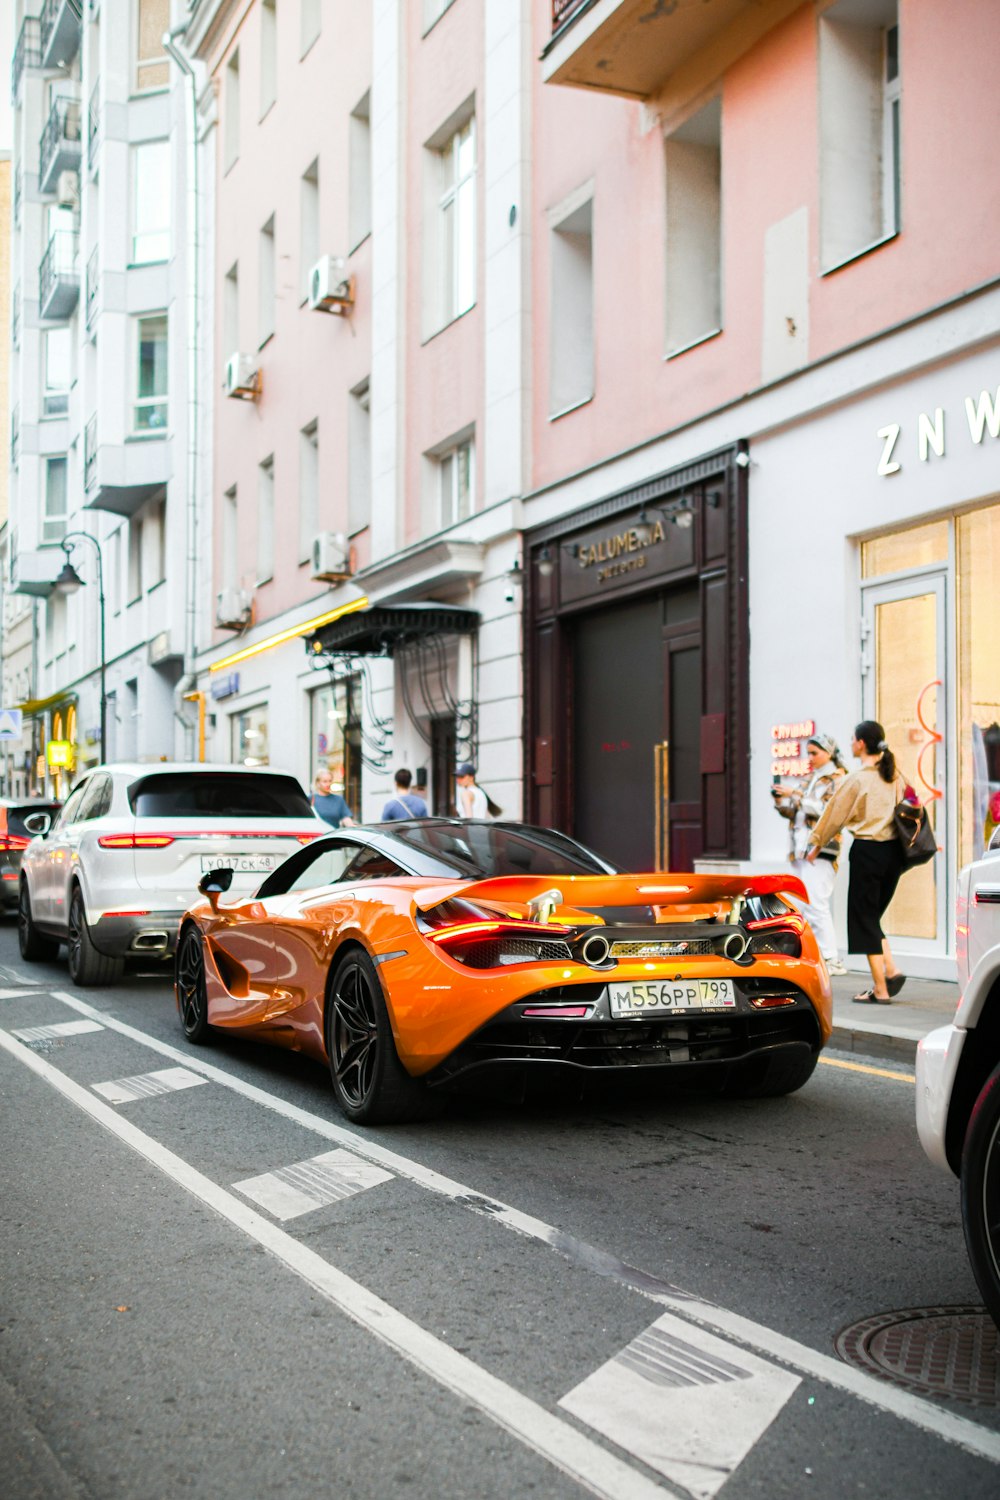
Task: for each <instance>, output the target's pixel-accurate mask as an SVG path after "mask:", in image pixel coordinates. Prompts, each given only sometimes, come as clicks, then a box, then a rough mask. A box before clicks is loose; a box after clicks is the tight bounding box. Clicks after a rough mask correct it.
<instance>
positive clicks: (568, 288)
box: [549, 197, 594, 417]
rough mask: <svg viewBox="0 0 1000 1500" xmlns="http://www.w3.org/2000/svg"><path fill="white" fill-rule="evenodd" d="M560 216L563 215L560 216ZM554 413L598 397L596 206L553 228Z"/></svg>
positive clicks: (577, 209) (582, 206)
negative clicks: (596, 360) (595, 352)
mask: <svg viewBox="0 0 1000 1500" xmlns="http://www.w3.org/2000/svg"><path fill="white" fill-rule="evenodd" d="M557 212H558V211H557ZM550 244H551V257H552V302H551V307H552V324H551V329H550V343H549V350H550V361H549V411H550V413H551V414H552V416H554V417H558V416H560V415H561V414H562V413H563V412H566V411H572V410H573V408H574V407H576V406H581V405H582V404H583V403H584V402H585V401H589V400H590V399H591V397H592V396H593V394H594V203H593V199H592V198H590V197H588V198H587V199H586V201H585V202H583V203H578V204H576V205H574V206H573V207H572V208H571V209H570V210H569V212H567V213H565V214H564V215H563V216H562V217H559V218H557V219H556V220H555V221H554V222H553V223H552V234H551V237H550Z"/></svg>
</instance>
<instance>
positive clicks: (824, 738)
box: [806, 734, 847, 771]
mask: <svg viewBox="0 0 1000 1500" xmlns="http://www.w3.org/2000/svg"><path fill="white" fill-rule="evenodd" d="M806 744H807V745H816V746H817V747H818V748H819V749H820V750H825V751H826V753H827V755H828V756H829V757H830V759H831V760H832V761H833V763H834V765H835V766H838V767H839V768H840V770H842V771H846V770H847V767H846V766H845V765H844V759H843V756H842V755H841V753H840V746H839V745H838V744H837V741H836V740H835V739H834V737H833V735H832V734H811V735H810V736H809V738H808V739H807V740H806Z"/></svg>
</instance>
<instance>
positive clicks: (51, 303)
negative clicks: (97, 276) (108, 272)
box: [38, 229, 80, 319]
mask: <svg viewBox="0 0 1000 1500" xmlns="http://www.w3.org/2000/svg"><path fill="white" fill-rule="evenodd" d="M77 248H78V236H77V234H76V232H75V231H74V230H72V229H57V230H56V232H55V234H54V235H53V236H52V238H51V239H50V240H49V244H48V249H47V250H46V252H45V254H44V255H43V257H42V264H41V267H40V268H39V272H38V315H39V317H42V318H58V319H64V318H68V317H69V315H70V313H71V312H72V311H73V309H74V307H75V306H76V304H77V302H78V300H79V297H80V271H79V267H78V265H77Z"/></svg>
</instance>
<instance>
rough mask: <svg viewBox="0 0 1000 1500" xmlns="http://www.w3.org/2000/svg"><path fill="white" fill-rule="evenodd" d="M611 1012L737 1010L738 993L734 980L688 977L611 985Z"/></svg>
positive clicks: (619, 1015)
mask: <svg viewBox="0 0 1000 1500" xmlns="http://www.w3.org/2000/svg"><path fill="white" fill-rule="evenodd" d="M608 995H609V998H610V1001H611V1014H612V1016H615V1017H617V1018H619V1019H621V1018H622V1017H624V1016H662V1015H666V1014H667V1013H668V1012H670V1011H677V1010H715V1009H716V1007H721V1008H723V1009H726V1010H733V1009H735V1006H736V993H735V991H734V989H733V981H732V980H731V979H687V980H685V981H684V982H683V983H681V982H680V981H674V982H670V983H668V982H666V981H664V980H660V979H654V980H648V981H642V982H638V983H635V984H609V985H608Z"/></svg>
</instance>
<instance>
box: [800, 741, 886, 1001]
mask: <svg viewBox="0 0 1000 1500" xmlns="http://www.w3.org/2000/svg"><path fill="white" fill-rule="evenodd" d="M851 751H852V753H853V754H854V756H855V757H856V758H857V759H858V760H859V761H860V762H861V765H860V767H859V768H858V770H856V771H852V772H851V774H850V776H847V777H845V779H844V780H843V781H842V782H841V783H840V785H839V786H838V787H837V790H836V791H835V792H834V794H833V796H832V797H831V798H830V801H829V802H828V803H827V804H826V807H825V808H824V810H823V816H822V817H821V818H820V820H819V822H818V823H817V824H816V827H815V828H814V829H813V831H812V834H811V836H810V840H809V843H810V849H809V853H808V854H807V855H806V858H807V859H809V860H813V859H815V858H816V857H817V855H818V854H819V851H820V849H822V847H823V846H824V844H826V843H828V842H829V840H830V839H831V838H835V837H836V836H837V834H839V833H841V832H842V831H843V830H844V829H846V830H847V831H848V832H849V833H852V834H853V835H854V842H853V844H852V845H851V854H850V866H851V879H850V884H849V886H848V890H847V949H848V952H849V953H864V954H865V955H866V957H867V959H868V966H869V968H870V969H871V971H872V987H871V989H869V990H865V991H864V992H863V993H862V994H860V995H855V996H854V999H855V1000H856V1001H857V1002H858V1004H859V1005H888V1004H889V1003H890V999H891V997H892V996H893V995H898V994H899V991H900V990H901V989H902V988H903V985H904V984H905V982H906V981H905V979H904V976H903V975H902V974H901V973H900V972H899V970H898V969H897V967H896V961H895V959H894V958H893V956H892V949H891V948H890V947H889V943H888V940H887V938H886V936H885V933H884V932H883V931H882V916H883V913H884V912H885V909H886V907H887V906H888V905H889V902H890V901H891V900H892V898H893V895H894V894H895V891H896V886H897V884H898V882H899V877H900V875H902V873H903V870H904V868H905V866H906V861H905V859H904V857H903V852H902V850H901V848H900V845H899V839H898V838H897V837H896V825H895V823H894V822H893V813H894V811H895V808H896V803H897V802H901V801H902V799H903V797H904V796H905V795H906V791H907V788H906V783H905V782H904V780H903V778H902V776H901V775H900V774H899V772H898V770H897V769H896V757H895V756H894V755H893V753H892V751H891V750H890V749H889V747H888V745H887V744H886V742H885V731H884V730H883V728H882V725H881V724H877V723H876V722H875V720H874V719H864V720H863V721H862V722H861V723H860V724H859V725H858V726H857V728H856V729H855V731H854V739H853V740H852V742H851Z"/></svg>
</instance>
